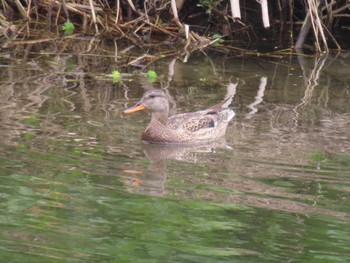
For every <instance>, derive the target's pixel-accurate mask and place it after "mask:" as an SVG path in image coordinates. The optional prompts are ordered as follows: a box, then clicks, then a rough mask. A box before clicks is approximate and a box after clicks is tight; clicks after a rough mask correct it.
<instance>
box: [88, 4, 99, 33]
mask: <svg viewBox="0 0 350 263" xmlns="http://www.w3.org/2000/svg"><path fill="white" fill-rule="evenodd" d="M89 3H90V9H91V14H92V21H94V25H95V30H96V33H97V34H98V26H97V20H96V13H95V8H94V3H93V2H92V0H89Z"/></svg>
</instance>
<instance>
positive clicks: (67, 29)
mask: <svg viewBox="0 0 350 263" xmlns="http://www.w3.org/2000/svg"><path fill="white" fill-rule="evenodd" d="M62 30H64V34H65V35H71V34H73V32H74V24H73V23H72V22H66V23H64V25H63V26H62Z"/></svg>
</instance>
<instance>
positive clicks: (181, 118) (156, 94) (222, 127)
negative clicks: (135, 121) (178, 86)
mask: <svg viewBox="0 0 350 263" xmlns="http://www.w3.org/2000/svg"><path fill="white" fill-rule="evenodd" d="M231 101H232V97H229V98H228V99H226V100H225V101H223V102H221V103H219V104H217V105H215V106H213V107H211V108H209V109H206V110H202V111H196V112H190V113H182V114H178V115H174V116H171V117H168V115H169V101H168V97H167V95H166V94H165V93H164V92H163V91H162V90H158V89H153V90H148V91H146V92H145V93H144V95H143V97H142V99H141V100H140V101H139V102H138V103H137V104H136V105H135V106H133V107H131V108H129V109H127V110H125V111H124V112H125V113H132V112H135V111H139V110H144V109H148V110H149V111H150V112H151V114H152V118H151V122H150V123H149V124H148V126H147V128H146V130H145V131H144V132H143V133H142V136H141V139H142V141H144V142H149V143H167V144H174V143H175V144H194V143H204V142H211V141H214V140H216V139H218V138H220V137H222V136H224V135H225V133H226V128H227V124H228V122H229V121H230V120H231V119H232V118H233V116H234V115H235V113H234V112H233V111H232V110H231V109H229V108H227V107H228V105H229V104H230V103H231Z"/></svg>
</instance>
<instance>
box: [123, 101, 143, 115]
mask: <svg viewBox="0 0 350 263" xmlns="http://www.w3.org/2000/svg"><path fill="white" fill-rule="evenodd" d="M144 109H145V106H144V105H143V104H142V103H137V104H136V105H135V106H132V107H131V108H129V109H126V110H125V111H124V113H133V112H136V111H140V110H144Z"/></svg>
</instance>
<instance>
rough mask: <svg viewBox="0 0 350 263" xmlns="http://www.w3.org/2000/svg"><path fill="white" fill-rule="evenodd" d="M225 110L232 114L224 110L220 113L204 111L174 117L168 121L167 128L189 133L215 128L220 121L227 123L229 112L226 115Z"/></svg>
mask: <svg viewBox="0 0 350 263" xmlns="http://www.w3.org/2000/svg"><path fill="white" fill-rule="evenodd" d="M227 110H228V111H230V112H232V111H231V110H229V109H224V110H221V111H212V110H205V111H197V112H191V113H183V114H178V115H174V116H172V117H170V118H169V119H168V127H169V128H171V129H174V130H180V129H183V130H186V131H189V132H196V131H198V130H201V129H208V128H215V127H217V125H218V123H219V122H220V121H228V120H227V117H228V113H229V112H227V113H226V111H227ZM232 117H233V116H232ZM232 117H231V118H232ZM225 119H226V120H225Z"/></svg>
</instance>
